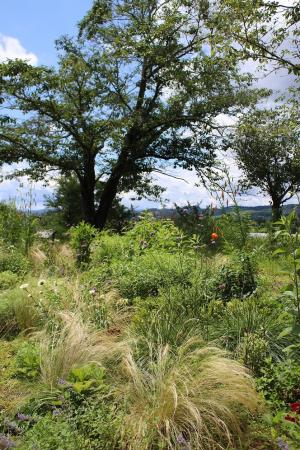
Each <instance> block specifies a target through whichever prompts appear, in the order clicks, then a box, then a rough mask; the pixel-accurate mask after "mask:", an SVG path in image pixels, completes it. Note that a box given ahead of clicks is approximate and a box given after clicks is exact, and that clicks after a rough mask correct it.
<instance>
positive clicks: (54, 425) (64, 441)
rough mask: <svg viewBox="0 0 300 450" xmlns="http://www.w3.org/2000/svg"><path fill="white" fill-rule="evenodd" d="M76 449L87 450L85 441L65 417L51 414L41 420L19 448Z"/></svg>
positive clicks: (26, 449) (25, 449)
mask: <svg viewBox="0 0 300 450" xmlns="http://www.w3.org/2000/svg"><path fill="white" fill-rule="evenodd" d="M76 448H78V449H79V448H81V449H84V448H86V447H85V443H84V439H83V438H82V437H81V436H80V434H79V433H78V432H77V431H76V430H75V429H74V428H72V426H71V425H70V424H69V423H68V422H67V421H66V420H65V419H64V418H63V417H60V416H56V415H52V416H51V415H50V414H49V415H47V416H45V417H42V418H39V419H38V421H37V423H36V424H35V425H34V426H33V427H32V428H31V429H29V431H27V433H26V434H25V437H24V441H23V442H22V443H21V445H20V446H18V449H20V450H32V449H41V450H74V449H76Z"/></svg>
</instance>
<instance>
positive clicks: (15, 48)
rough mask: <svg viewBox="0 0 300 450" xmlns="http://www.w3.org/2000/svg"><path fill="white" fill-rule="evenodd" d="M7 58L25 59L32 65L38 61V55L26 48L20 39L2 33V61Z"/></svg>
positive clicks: (0, 60) (0, 58)
mask: <svg viewBox="0 0 300 450" xmlns="http://www.w3.org/2000/svg"><path fill="white" fill-rule="evenodd" d="M7 59H24V60H26V61H28V62H29V63H30V64H32V65H36V64H37V62H38V57H37V56H36V55H35V54H34V53H31V52H29V51H28V50H26V49H25V48H24V47H23V46H22V44H21V42H20V41H19V39H17V38H15V37H11V36H3V35H0V62H3V61H6V60H7Z"/></svg>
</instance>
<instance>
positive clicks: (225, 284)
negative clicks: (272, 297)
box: [215, 253, 257, 300]
mask: <svg viewBox="0 0 300 450" xmlns="http://www.w3.org/2000/svg"><path fill="white" fill-rule="evenodd" d="M255 275H256V270H255V265H254V263H253V261H252V260H251V257H250V256H249V255H248V254H246V253H235V254H234V257H233V258H232V261H231V262H230V263H229V264H226V265H223V266H222V267H221V268H220V269H219V273H218V274H217V276H216V279H215V291H216V295H217V297H218V298H221V299H222V300H230V299H232V298H245V297H247V296H249V295H251V294H253V292H254V291H255V289H256V287H257V281H256V276H255Z"/></svg>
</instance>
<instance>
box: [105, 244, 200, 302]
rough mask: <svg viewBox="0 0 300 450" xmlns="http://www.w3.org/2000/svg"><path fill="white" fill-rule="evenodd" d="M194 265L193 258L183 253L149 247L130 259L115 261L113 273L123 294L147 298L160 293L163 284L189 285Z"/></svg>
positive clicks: (128, 296)
mask: <svg viewBox="0 0 300 450" xmlns="http://www.w3.org/2000/svg"><path fill="white" fill-rule="evenodd" d="M192 266H193V260H192V259H191V258H189V257H188V256H185V255H183V254H181V255H179V254H175V255H172V254H167V253H165V252H163V251H147V252H146V253H145V254H142V255H140V256H136V257H133V258H132V259H131V260H124V261H122V260H121V261H118V262H115V263H114V264H113V266H112V277H113V280H114V282H115V284H116V286H117V287H118V289H119V290H120V292H121V294H122V295H123V296H124V297H126V298H129V299H133V298H135V297H142V298H146V297H148V296H155V295H158V292H159V289H161V288H163V287H164V288H171V287H172V286H174V285H176V284H179V285H182V286H189V285H190V281H189V278H190V274H191V270H192Z"/></svg>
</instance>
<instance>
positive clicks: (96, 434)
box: [68, 395, 121, 450]
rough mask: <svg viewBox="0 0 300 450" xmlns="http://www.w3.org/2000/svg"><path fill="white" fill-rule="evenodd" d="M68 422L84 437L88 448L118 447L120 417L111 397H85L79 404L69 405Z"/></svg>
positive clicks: (107, 448) (110, 448)
mask: <svg viewBox="0 0 300 450" xmlns="http://www.w3.org/2000/svg"><path fill="white" fill-rule="evenodd" d="M68 419H69V422H70V423H71V424H72V425H73V427H74V428H75V429H76V430H78V432H79V433H80V434H81V436H82V437H83V439H84V445H85V446H84V447H82V448H85V449H89V450H99V449H101V450H113V449H119V448H120V447H119V445H118V440H119V438H120V436H119V435H120V432H119V428H120V419H121V416H119V415H118V414H117V410H116V407H115V406H114V404H113V402H112V401H111V398H110V397H109V396H108V395H106V396H105V397H104V398H102V397H101V396H97V397H92V398H85V399H84V400H83V401H82V402H81V403H80V404H79V405H71V406H69V417H68Z"/></svg>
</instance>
